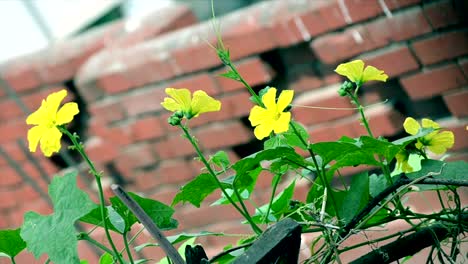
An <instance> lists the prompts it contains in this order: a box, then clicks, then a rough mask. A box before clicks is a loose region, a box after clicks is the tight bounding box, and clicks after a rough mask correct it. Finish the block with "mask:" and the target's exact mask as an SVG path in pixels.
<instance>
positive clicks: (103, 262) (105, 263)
mask: <svg viewBox="0 0 468 264" xmlns="http://www.w3.org/2000/svg"><path fill="white" fill-rule="evenodd" d="M113 263H114V258H113V257H112V255H111V254H109V253H107V252H106V253H104V254H102V256H101V257H100V258H99V264H113Z"/></svg>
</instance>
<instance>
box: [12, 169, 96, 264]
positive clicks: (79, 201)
mask: <svg viewBox="0 0 468 264" xmlns="http://www.w3.org/2000/svg"><path fill="white" fill-rule="evenodd" d="M76 176H77V174H76V172H70V173H67V174H65V175H64V176H63V177H58V176H56V177H54V179H53V180H52V183H51V184H50V185H49V195H50V198H51V200H52V203H53V205H54V213H53V214H51V215H47V216H42V215H39V214H37V213H35V212H28V213H26V214H25V216H24V223H23V226H22V228H21V233H20V234H21V237H22V238H23V239H24V241H26V243H27V249H28V251H30V252H32V253H33V255H34V256H35V257H36V258H38V257H40V256H41V255H42V254H44V253H46V254H47V255H48V256H49V258H50V260H51V261H52V262H53V263H55V264H60V263H66V264H70V263H79V262H80V260H79V258H78V250H77V247H78V240H77V237H76V230H75V227H74V224H75V221H77V220H78V219H79V218H80V217H82V216H84V215H86V214H87V213H88V212H90V211H91V210H93V209H94V208H96V205H95V204H94V203H93V201H92V200H91V199H90V198H89V196H88V194H86V193H85V192H83V191H82V190H80V189H78V187H77V186H76Z"/></svg>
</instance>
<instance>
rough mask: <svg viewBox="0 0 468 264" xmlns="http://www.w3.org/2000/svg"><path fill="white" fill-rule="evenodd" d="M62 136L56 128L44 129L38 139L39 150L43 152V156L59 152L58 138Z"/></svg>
mask: <svg viewBox="0 0 468 264" xmlns="http://www.w3.org/2000/svg"><path fill="white" fill-rule="evenodd" d="M61 138H62V133H61V132H60V131H59V130H58V129H57V128H56V127H53V128H49V129H47V130H46V131H44V134H43V136H42V138H41V140H40V142H41V150H42V153H44V156H46V157H50V156H52V154H53V153H55V152H59V150H60V147H61V144H60V139H61Z"/></svg>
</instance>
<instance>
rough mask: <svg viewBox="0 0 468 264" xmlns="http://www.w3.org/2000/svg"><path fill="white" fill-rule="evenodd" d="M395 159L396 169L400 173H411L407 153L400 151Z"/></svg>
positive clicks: (411, 168)
mask: <svg viewBox="0 0 468 264" xmlns="http://www.w3.org/2000/svg"><path fill="white" fill-rule="evenodd" d="M395 158H396V160H397V163H396V167H397V169H399V170H400V171H401V172H412V171H413V167H411V165H410V164H409V162H408V159H409V153H408V152H406V151H405V150H401V151H400V152H398V154H396V155H395Z"/></svg>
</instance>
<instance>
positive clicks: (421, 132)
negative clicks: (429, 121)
mask: <svg viewBox="0 0 468 264" xmlns="http://www.w3.org/2000/svg"><path fill="white" fill-rule="evenodd" d="M432 132H434V128H432V127H426V128H424V127H421V128H420V129H419V131H418V133H417V134H416V135H413V136H407V137H403V138H400V139H398V140H395V141H393V144H395V145H402V146H406V145H408V144H410V143H411V142H413V141H415V140H416V139H418V138H421V137H424V136H426V135H428V134H430V133H432Z"/></svg>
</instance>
